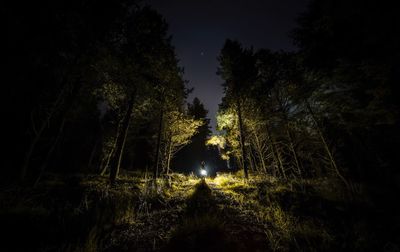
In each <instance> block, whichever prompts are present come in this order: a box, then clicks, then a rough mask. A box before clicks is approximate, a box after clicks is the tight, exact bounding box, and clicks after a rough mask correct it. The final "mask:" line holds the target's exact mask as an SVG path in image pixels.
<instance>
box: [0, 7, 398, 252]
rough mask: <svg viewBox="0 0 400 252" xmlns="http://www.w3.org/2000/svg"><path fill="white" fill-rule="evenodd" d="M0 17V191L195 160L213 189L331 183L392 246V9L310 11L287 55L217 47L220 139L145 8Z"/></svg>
mask: <svg viewBox="0 0 400 252" xmlns="http://www.w3.org/2000/svg"><path fill="white" fill-rule="evenodd" d="M1 15H2V18H3V22H2V23H3V24H4V25H5V27H4V29H3V35H2V40H3V43H4V46H3V57H2V61H3V64H2V65H3V67H2V70H3V75H2V91H1V101H2V111H3V113H2V115H1V116H2V128H3V130H2V132H3V155H2V158H1V161H0V162H1V169H2V170H1V176H0V179H1V184H2V187H3V188H6V187H7V186H10V185H18V186H22V187H25V188H27V187H29V188H30V187H32V186H33V187H36V186H38V185H40V183H41V181H43V180H45V181H46V176H50V175H51V176H61V177H70V176H71V175H75V174H80V175H82V174H84V175H85V176H93V175H101V176H107V177H108V178H109V180H110V182H111V184H115V183H118V181H119V180H118V178H119V177H121V174H122V175H124V174H126V173H129V172H131V173H136V174H141V175H142V174H146V176H150V177H152V178H153V179H156V178H166V177H168V176H169V175H170V174H172V173H173V172H181V173H186V174H189V173H191V172H195V173H196V172H197V169H198V168H199V165H200V163H201V161H203V160H205V161H206V164H207V165H208V169H210V173H211V175H212V176H215V175H216V173H217V172H218V171H233V170H234V171H236V170H243V176H245V177H246V178H247V177H249V176H250V177H251V175H254V176H256V175H259V174H262V175H263V176H264V175H265V176H271V177H274V178H276V179H278V180H279V181H283V183H285V182H287V181H291V180H298V181H303V180H307V179H310V180H311V179H315V180H317V179H322V180H324V179H326V180H327V181H329V179H334V180H335V181H336V183H337V184H339V185H341V186H342V187H343V188H345V190H346V192H347V195H348V197H349V198H350V199H356V198H359V197H361V195H362V197H365V198H367V199H368V202H369V203H368V204H369V205H368V206H369V207H371V209H373V211H376V212H377V213H379V214H380V215H385V216H386V217H387V218H386V217H385V219H384V220H382V219H379V221H377V223H374V225H376V228H377V230H378V231H382V232H383V230H385V231H384V235H385V236H386V238H387V239H388V240H390V241H392V242H396V240H397V239H398V237H399V236H398V235H399V233H400V232H399V225H398V223H399V219H398V213H399V212H400V209H399V206H398V204H397V203H396V201H397V200H396V198H398V193H399V187H400V170H399V163H400V162H399V161H400V160H399V157H400V155H399V149H400V148H399V147H398V146H399V144H400V134H399V132H398V131H399V129H400V127H399V126H400V125H399V111H400V110H399V95H398V94H399V83H400V77H399V73H400V65H399V59H400V57H399V56H400V55H399V54H400V39H399V38H400V36H398V34H400V19H399V15H398V8H397V7H396V3H395V2H388V1H376V0H364V1H361V0H352V1H347V0H335V1H334V0H313V1H310V3H309V6H308V9H307V11H306V12H305V13H303V14H302V15H300V16H299V17H298V27H297V28H296V29H295V30H294V31H292V33H291V35H290V36H291V37H292V38H293V41H294V43H295V45H296V46H297V47H298V50H297V51H296V52H285V51H271V50H269V49H268V48H265V49H259V50H254V49H253V48H245V47H243V46H242V44H241V43H240V41H235V40H231V39H227V40H226V42H225V44H224V45H223V48H222V50H221V52H220V55H219V56H218V60H219V62H220V67H219V69H218V70H217V69H216V72H217V74H219V75H220V76H221V78H222V79H223V81H224V83H223V87H224V97H223V99H222V103H221V104H220V109H219V112H218V115H217V121H218V128H219V130H221V133H220V135H218V136H211V131H210V129H209V119H208V117H209V115H208V114H207V110H206V109H205V108H204V105H203V104H202V102H201V101H200V100H199V99H197V98H195V99H194V100H193V101H187V100H186V98H187V96H188V94H189V93H190V92H191V90H189V89H188V88H187V85H186V80H184V78H183V69H181V68H180V67H179V64H178V63H179V60H178V59H177V57H176V54H175V51H174V48H173V46H172V45H171V36H170V34H169V33H168V25H167V23H166V22H165V20H164V19H163V17H162V16H161V15H160V14H158V13H157V12H156V11H154V10H153V9H152V8H151V7H149V6H143V5H142V4H141V3H140V1H135V0H119V1H107V0H96V1H94V0H84V1H31V2H27V3H23V4H22V2H19V1H6V2H4V3H3V4H2V7H1ZM221 15H223V14H222V13H221ZM260 32H262V31H260ZM206 143H207V144H206ZM327 187H329V185H327ZM396 216H397V217H396ZM376 246H377V247H375V248H378V247H379V246H380V245H379V246H378V245H376ZM347 248H349V247H347ZM350 248H353V249H354V247H350ZM379 248H380V247H379Z"/></svg>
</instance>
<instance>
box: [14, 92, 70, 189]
mask: <svg viewBox="0 0 400 252" xmlns="http://www.w3.org/2000/svg"><path fill="white" fill-rule="evenodd" d="M65 92H66V87H65V88H64V89H63V90H62V91H61V92H60V93H59V94H58V97H57V99H56V100H55V101H54V103H53V105H52V106H51V110H50V112H49V113H47V115H46V118H45V119H43V121H42V124H41V125H40V128H39V130H38V131H37V130H36V129H35V125H34V124H35V122H34V121H33V119H32V126H33V129H34V133H35V137H34V138H33V140H32V142H31V144H30V145H29V149H28V151H27V153H26V155H25V158H24V163H23V165H22V168H21V173H20V180H21V181H23V180H24V179H25V177H26V173H27V171H28V168H29V164H30V161H31V158H32V155H33V152H34V151H35V148H36V145H37V144H38V143H39V140H40V138H41V137H42V134H43V132H44V130H45V129H46V127H48V125H49V122H50V120H51V119H52V118H53V116H54V114H55V113H56V111H57V110H58V109H59V106H60V104H61V103H62V100H63V98H64V95H65Z"/></svg>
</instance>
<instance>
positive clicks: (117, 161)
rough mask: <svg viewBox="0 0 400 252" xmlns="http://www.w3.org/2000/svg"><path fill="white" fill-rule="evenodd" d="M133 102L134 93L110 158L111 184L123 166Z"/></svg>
mask: <svg viewBox="0 0 400 252" xmlns="http://www.w3.org/2000/svg"><path fill="white" fill-rule="evenodd" d="M133 104H134V95H132V96H131V99H130V100H129V104H128V108H127V110H126V113H125V115H124V118H123V120H122V124H121V131H120V133H119V134H118V135H117V139H116V142H115V152H114V155H112V158H111V160H110V182H111V184H114V183H115V180H116V178H117V176H118V173H119V168H120V166H121V160H122V156H123V152H124V147H125V142H126V137H127V135H128V129H129V124H130V121H131V118H132V113H133Z"/></svg>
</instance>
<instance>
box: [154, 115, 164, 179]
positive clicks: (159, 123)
mask: <svg viewBox="0 0 400 252" xmlns="http://www.w3.org/2000/svg"><path fill="white" fill-rule="evenodd" d="M163 120H164V108H163V109H161V113H160V121H159V122H158V136H157V147H156V160H155V161H156V164H155V166H154V170H153V177H154V181H156V180H157V177H158V165H159V159H160V148H161V135H162V130H163Z"/></svg>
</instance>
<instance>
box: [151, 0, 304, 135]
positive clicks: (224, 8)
mask: <svg viewBox="0 0 400 252" xmlns="http://www.w3.org/2000/svg"><path fill="white" fill-rule="evenodd" d="M145 2H147V3H149V4H150V5H152V6H153V7H154V8H155V9H156V10H158V11H159V12H160V13H161V14H162V15H163V16H164V17H165V19H166V21H167V22H168V24H169V32H170V34H172V36H173V40H172V43H173V45H174V46H175V48H176V52H177V56H178V58H179V59H180V65H181V66H182V67H184V69H185V79H186V80H188V81H189V87H194V88H195V90H194V92H193V93H192V94H191V95H190V97H189V101H191V100H192V99H193V98H194V97H195V96H197V97H199V99H200V100H201V101H202V102H203V103H204V105H205V107H206V108H207V109H208V110H209V114H208V116H209V118H210V119H211V126H212V127H213V129H215V114H216V112H217V110H218V104H219V103H220V102H221V97H222V95H223V92H222V87H221V83H222V80H221V79H220V78H219V77H218V76H217V75H216V71H217V68H218V61H217V57H218V55H219V51H220V50H221V48H222V46H223V44H224V42H225V40H226V39H227V38H230V39H237V40H238V41H240V42H242V43H243V44H244V45H245V46H246V47H250V46H254V48H255V49H258V48H269V49H271V50H294V49H295V47H294V46H293V45H292V42H291V40H290V38H289V37H288V34H289V32H290V31H291V30H292V29H293V28H294V27H295V26H296V23H295V19H296V17H297V16H298V14H299V13H301V12H302V11H304V10H305V8H306V6H307V2H308V0H269V1H268V0H264V1H262V0H230V1H229V0H214V1H212V0H202V1H201V0H146V1H145Z"/></svg>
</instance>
